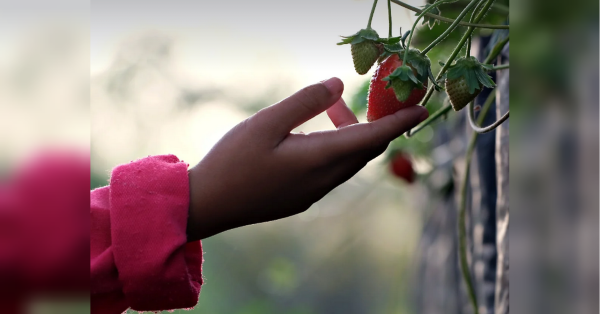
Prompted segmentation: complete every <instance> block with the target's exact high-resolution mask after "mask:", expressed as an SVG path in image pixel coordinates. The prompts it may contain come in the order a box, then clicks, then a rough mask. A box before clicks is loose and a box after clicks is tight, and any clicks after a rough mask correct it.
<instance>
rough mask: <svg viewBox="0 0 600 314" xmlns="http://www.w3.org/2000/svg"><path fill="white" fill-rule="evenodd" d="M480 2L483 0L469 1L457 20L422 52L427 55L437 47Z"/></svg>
mask: <svg viewBox="0 0 600 314" xmlns="http://www.w3.org/2000/svg"><path fill="white" fill-rule="evenodd" d="M479 2H481V0H472V1H471V2H469V4H468V5H467V7H465V9H464V10H462V12H460V14H459V15H458V16H457V17H456V20H454V23H452V24H450V26H449V27H448V29H446V30H445V31H444V32H443V33H442V34H441V35H440V36H438V38H436V39H435V40H434V41H432V42H431V44H429V46H427V48H425V49H423V51H422V52H421V54H422V55H426V54H427V53H428V52H429V50H431V49H433V47H435V46H436V45H437V44H439V43H440V42H441V41H442V40H444V39H446V37H447V36H448V35H449V34H450V33H452V32H453V31H454V30H455V29H456V28H457V27H458V25H459V24H460V21H462V19H463V18H464V17H465V15H467V13H468V12H469V11H471V9H472V8H473V7H474V6H475V5H478V4H479ZM486 11H487V10H486ZM471 28H472V27H469V29H471ZM473 29H474V28H473ZM469 38H470V36H469ZM463 44H464V43H463ZM462 46H463V45H461V46H460V48H461V49H462Z"/></svg>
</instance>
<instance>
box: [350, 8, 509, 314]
mask: <svg viewBox="0 0 600 314" xmlns="http://www.w3.org/2000/svg"><path fill="white" fill-rule="evenodd" d="M377 2H378V1H377V0H374V1H373V6H372V9H371V13H370V15H369V20H368V23H367V27H366V28H364V29H361V30H359V31H358V32H357V33H356V34H354V35H352V36H346V37H343V40H342V42H340V43H338V44H339V45H346V44H350V45H351V53H352V59H353V62H354V68H355V69H356V72H357V73H358V74H360V75H364V74H366V73H368V72H369V70H370V69H371V68H372V67H373V66H374V65H375V64H377V66H376V69H375V71H374V74H373V76H372V78H371V80H370V83H369V86H368V95H367V97H366V98H367V110H366V111H367V112H366V115H367V120H368V121H369V122H372V121H375V120H377V119H380V118H382V117H384V116H387V115H390V114H394V113H395V112H397V111H399V110H401V109H404V108H407V107H410V106H416V105H419V104H420V105H421V106H428V105H429V104H428V102H429V101H430V99H431V97H432V95H433V94H434V93H436V92H437V93H440V94H441V96H442V97H443V98H445V99H447V101H445V102H444V103H445V105H444V106H442V107H441V108H440V109H438V110H437V111H435V112H433V113H432V114H431V115H430V117H429V118H428V119H426V120H425V121H423V122H421V124H419V125H418V126H416V127H415V128H414V129H413V130H410V131H408V132H407V133H406V138H411V137H412V136H413V135H414V134H415V133H417V132H419V131H421V130H423V129H424V128H425V127H426V126H428V125H430V124H431V123H432V122H434V121H436V120H438V119H439V118H441V117H445V116H447V115H448V114H449V112H450V109H454V111H460V110H462V109H463V108H467V114H468V120H469V122H470V125H471V126H472V128H473V130H474V131H475V132H476V133H475V136H474V137H473V138H472V140H471V142H470V143H469V144H470V145H469V148H468V149H467V158H466V160H467V171H466V174H465V178H464V181H463V183H464V182H466V175H468V168H469V163H470V159H471V158H470V156H471V154H472V151H473V145H474V144H473V143H474V142H475V140H476V138H477V137H476V136H477V133H485V132H489V131H492V130H493V129H495V128H496V127H498V126H499V125H500V124H501V123H503V122H504V121H506V120H507V119H508V117H509V112H506V113H505V114H504V115H503V116H502V117H501V118H500V119H498V120H497V121H496V122H494V123H493V124H491V125H489V126H487V127H481V126H479V124H480V123H481V121H483V117H484V116H485V113H486V112H487V110H488V109H489V106H490V104H491V103H492V102H493V100H494V99H493V98H492V97H491V96H490V98H488V100H487V101H486V105H485V106H484V108H483V109H482V110H481V112H480V115H479V121H474V118H473V107H474V102H473V100H474V99H475V98H476V97H477V95H479V93H480V92H481V91H482V90H483V89H486V88H488V89H493V88H495V86H496V85H495V82H494V81H493V80H492V78H491V77H490V75H488V73H489V72H490V71H496V70H502V69H507V68H508V67H509V65H508V64H502V65H493V64H492V63H493V62H494V61H495V59H496V57H497V56H498V55H499V53H500V51H501V50H502V49H503V48H504V46H505V45H506V44H507V43H508V36H505V38H502V39H499V40H498V41H497V43H496V45H495V46H494V47H492V49H491V51H490V52H489V54H488V56H487V58H485V60H481V61H480V60H478V59H477V58H475V57H473V56H471V55H470V51H471V37H472V36H473V33H474V31H475V30H476V29H492V30H508V29H509V26H508V25H500V24H483V23H482V20H483V19H484V17H486V15H487V14H488V12H489V11H490V10H492V9H493V8H496V9H497V8H498V7H500V6H498V5H495V3H494V2H495V1H494V0H469V1H468V2H464V3H461V2H458V0H435V1H433V3H428V4H426V5H425V6H424V7H423V8H422V9H419V8H415V7H413V6H410V5H408V4H406V3H404V2H402V1H400V0H388V1H387V5H388V19H389V30H388V37H387V38H382V37H380V36H379V35H378V33H377V32H376V31H375V30H374V29H373V28H372V27H371V23H372V20H373V14H374V12H375V8H376V6H377ZM392 2H393V3H395V4H398V5H400V6H402V7H404V8H406V9H409V10H412V11H414V12H416V16H417V18H416V20H415V22H414V23H413V26H412V28H411V30H410V31H407V32H406V33H404V34H402V32H401V34H399V36H397V37H394V36H393V35H392V14H391V3H392ZM445 6H448V7H452V8H460V13H459V14H458V15H457V16H456V17H455V18H454V19H452V18H448V17H444V16H442V15H441V14H442V13H441V12H442V8H443V7H445ZM445 10H446V9H444V11H445ZM504 10H506V8H504ZM506 11H507V10H506ZM467 16H469V18H468V21H467ZM441 22H445V23H450V25H449V26H447V28H446V29H445V30H444V31H443V32H441V33H439V35H438V36H437V37H435V38H434V39H432V40H431V42H429V44H428V45H426V46H425V48H423V49H422V50H418V49H416V48H414V47H411V44H412V39H413V35H414V34H415V32H416V30H417V26H418V25H425V26H427V27H428V29H425V31H424V32H428V31H430V32H433V31H434V30H435V28H436V27H441V25H442V23H441ZM460 26H463V27H462V28H459V27H460ZM464 27H466V30H464V29H465V28H464ZM459 30H464V32H463V33H462V35H461V36H460V37H459V38H460V39H458V40H457V42H456V44H455V45H454V48H453V49H452V50H451V53H450V54H449V56H448V57H447V59H446V60H443V61H442V60H437V61H438V63H439V65H440V66H441V68H440V70H439V72H438V73H437V75H435V76H434V75H433V73H432V63H431V60H430V59H429V57H428V54H429V53H430V51H432V50H433V49H434V48H435V47H436V46H437V45H439V44H440V43H442V42H444V41H445V40H447V39H448V38H456V37H452V35H453V33H455V32H456V33H457V34H458V33H460V31H459ZM421 31H422V32H423V29H421ZM444 46H446V47H447V46H448V43H444ZM462 51H465V52H464V55H462V56H459V55H460V54H461V52H462ZM490 95H495V93H494V92H493V91H492V92H491V94H490ZM357 107H358V106H355V105H353V108H357ZM392 151H397V149H395V150H394V149H392ZM403 156H404V155H402V154H397V155H394V157H396V158H394V157H392V158H391V159H390V160H392V162H391V169H392V171H393V173H395V174H396V175H397V176H400V177H403V178H405V179H406V180H407V181H409V182H412V180H413V179H414V174H412V166H411V167H410V169H409V167H408V166H407V165H410V162H408V163H407V159H406V158H405V157H403ZM463 188H464V186H463ZM461 192H463V190H461ZM461 195H462V198H463V199H462V200H461V207H460V212H459V223H458V230H459V232H458V233H459V250H460V254H459V256H460V266H461V271H462V274H463V279H464V281H465V283H466V286H467V291H468V294H469V298H470V300H471V303H472V306H473V311H474V313H478V306H477V298H476V296H475V291H474V288H473V283H472V279H471V274H470V271H469V269H468V264H467V254H466V251H467V249H466V237H465V234H466V226H465V207H464V203H465V197H466V196H465V194H464V193H462V194H461Z"/></svg>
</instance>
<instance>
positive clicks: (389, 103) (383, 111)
mask: <svg viewBox="0 0 600 314" xmlns="http://www.w3.org/2000/svg"><path fill="white" fill-rule="evenodd" d="M401 65H402V60H400V58H399V57H398V54H396V53H395V54H393V55H391V56H389V57H388V58H387V59H385V60H384V61H383V62H382V63H381V64H379V66H378V67H377V69H376V70H375V74H373V77H372V78H371V85H370V86H369V96H368V100H367V102H368V106H367V120H368V121H369V122H373V121H375V120H377V119H380V118H383V117H385V116H387V115H390V114H393V113H395V112H396V111H398V110H400V109H404V108H408V107H410V106H414V105H416V104H418V103H419V102H420V101H421V100H423V97H425V94H426V93H427V81H425V83H424V87H423V88H422V89H419V88H415V89H413V91H412V92H411V93H410V96H408V98H407V99H406V100H405V101H402V102H401V101H398V99H396V94H395V93H394V89H393V88H385V87H386V85H387V84H388V82H387V81H383V79H384V78H385V77H387V76H389V75H390V74H392V72H394V70H396V69H397V68H398V67H399V66H401Z"/></svg>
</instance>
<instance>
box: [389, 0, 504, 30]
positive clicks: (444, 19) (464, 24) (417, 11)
mask: <svg viewBox="0 0 600 314" xmlns="http://www.w3.org/2000/svg"><path fill="white" fill-rule="evenodd" d="M392 2H393V3H395V4H397V5H399V6H401V7H404V8H407V9H409V10H411V11H413V12H416V13H421V12H422V10H421V9H418V8H415V7H413V6H412V5H410V4H406V3H404V2H402V1H400V0H392ZM500 9H501V10H502V11H504V12H506V13H508V10H507V9H506V7H505V6H501V8H500ZM425 16H427V17H430V18H433V19H436V20H440V21H442V22H446V23H454V21H455V20H453V19H449V18H447V17H443V16H439V15H437V14H433V13H427V14H425ZM459 24H460V26H471V27H477V28H488V29H509V28H510V26H509V25H494V24H477V23H467V22H460V23H459Z"/></svg>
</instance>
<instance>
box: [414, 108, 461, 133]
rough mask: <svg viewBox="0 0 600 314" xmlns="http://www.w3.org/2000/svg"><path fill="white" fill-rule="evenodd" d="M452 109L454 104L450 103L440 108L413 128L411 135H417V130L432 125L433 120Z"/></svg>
mask: <svg viewBox="0 0 600 314" xmlns="http://www.w3.org/2000/svg"><path fill="white" fill-rule="evenodd" d="M450 109H452V106H451V105H450V104H448V105H446V106H444V107H442V108H440V109H439V110H438V111H436V112H434V113H433V114H432V115H430V116H429V118H427V119H425V121H423V122H421V123H420V124H419V125H417V126H416V127H415V128H414V129H412V130H411V132H412V135H410V136H413V135H415V134H416V133H417V132H419V131H421V130H423V129H424V128H425V127H426V126H428V125H430V124H431V123H432V122H433V121H435V120H437V119H439V118H440V117H442V116H444V115H445V114H446V113H448V111H450ZM410 136H408V137H410Z"/></svg>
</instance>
